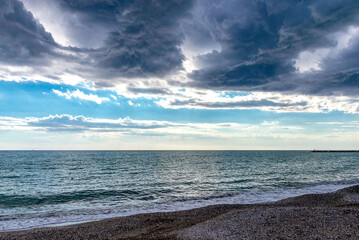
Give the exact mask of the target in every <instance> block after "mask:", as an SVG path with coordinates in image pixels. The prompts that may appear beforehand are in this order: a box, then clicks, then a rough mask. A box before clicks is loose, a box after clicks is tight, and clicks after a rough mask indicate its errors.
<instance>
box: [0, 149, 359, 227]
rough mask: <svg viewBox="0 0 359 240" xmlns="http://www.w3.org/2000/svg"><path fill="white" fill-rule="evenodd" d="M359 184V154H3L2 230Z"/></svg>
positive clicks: (260, 199)
mask: <svg viewBox="0 0 359 240" xmlns="http://www.w3.org/2000/svg"><path fill="white" fill-rule="evenodd" d="M358 183H359V153H312V152H309V151H0V231H7V230H14V229H24V228H31V227H37V226H45V225H52V224H68V223H74V222H82V221H90V220H98V219H103V218H107V217H115V216H125V215H131V214H136V213H144V212H156V211H175V210H182V209H190V208H195V207H201V206H206V205H211V204H222V203H228V204H231V203H257V202H268V201H275V200H279V199H283V198H287V197H291V196H296V195H301V194H306V193H318V192H330V191H334V190H337V189H340V188H343V187H346V186H349V185H352V184H358Z"/></svg>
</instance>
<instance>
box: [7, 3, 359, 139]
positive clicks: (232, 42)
mask: <svg viewBox="0 0 359 240" xmlns="http://www.w3.org/2000/svg"><path fill="white" fill-rule="evenodd" d="M0 26H1V27H0V81H2V82H8V83H9V82H12V83H14V84H15V83H16V84H19V86H20V85H21V86H25V85H24V84H26V83H28V82H35V83H36V84H37V87H34V88H37V89H40V85H41V86H45V85H46V84H51V85H52V87H46V89H45V87H41V88H44V89H42V90H41V92H40V94H42V95H43V97H44V98H45V97H47V99H48V101H49V99H50V98H49V97H51V99H55V97H56V99H57V102H56V104H57V105H58V106H59V109H60V102H61V104H62V103H63V104H64V105H63V106H62V105H61V106H62V108H61V109H63V110H64V111H65V110H66V109H67V110H68V111H70V110H71V111H73V112H71V113H70V112H63V111H62V112H58V113H57V112H56V113H54V112H50V111H45V110H43V109H41V110H39V109H37V110H36V111H35V110H32V109H31V107H30V108H29V110H28V111H27V112H25V111H24V110H21V111H20V109H23V108H22V107H19V108H16V107H15V108H13V109H12V110H10V107H9V105H5V104H10V103H11V104H14V103H15V102H16V103H17V101H19V102H20V101H21V102H23V101H29V99H31V101H34V102H35V100H34V99H35V98H36V99H40V97H39V95H35V94H34V92H33V91H35V90H31V92H26V94H22V95H21V97H22V98H25V96H28V98H27V99H20V98H17V99H16V100H15V99H14V100H10V98H8V97H5V96H8V95H9V96H10V88H8V87H5V88H3V92H2V93H1V92H0V100H1V99H7V101H8V102H4V104H3V105H2V109H0V111H1V114H2V116H3V117H18V116H20V115H21V116H22V117H23V118H22V119H25V118H24V117H35V115H36V117H38V118H41V117H42V118H47V117H48V116H50V115H51V114H52V115H51V116H53V115H54V114H59V116H62V117H61V120H62V121H63V120H64V119H65V117H64V116H70V115H71V114H72V115H76V116H80V115H84V114H85V115H87V116H86V117H91V116H88V114H90V111H89V109H91V107H89V106H87V105H86V104H95V105H98V106H96V109H100V107H101V109H102V110H98V111H97V112H96V114H97V115H96V117H98V118H99V119H104V115H103V116H102V115H101V114H105V112H106V119H118V118H119V117H122V118H124V117H125V115H126V116H127V115H131V113H132V112H131V109H133V111H134V112H133V114H134V115H136V114H137V111H143V112H148V113H149V114H148V115H146V117H145V116H143V117H142V118H141V119H142V120H148V121H150V120H154V119H159V120H162V119H163V120H164V122H166V121H167V119H166V117H168V116H169V115H170V113H171V114H172V115H173V114H177V113H176V112H178V111H182V112H181V113H178V114H177V115H176V116H179V117H178V119H177V122H182V123H183V122H186V121H187V120H184V119H181V117H182V116H187V115H188V114H192V115H191V116H194V115H196V114H198V116H199V117H198V119H197V118H196V121H197V122H202V123H204V122H205V121H206V113H205V112H204V111H222V112H221V114H223V111H237V112H236V114H239V115H240V114H241V113H242V112H241V111H249V110H253V111H260V112H261V113H263V115H261V116H262V117H263V118H264V116H267V115H266V114H267V112H272V113H275V114H284V113H303V114H314V113H316V114H328V113H334V112H338V113H340V114H343V116H344V115H345V114H354V115H353V116H357V115H356V114H358V112H359V98H358V96H359V61H358V59H359V2H358V1H356V0H316V1H311V0H310V1H309V0H308V1H306V0H300V1H299V0H298V1H296V0H288V1H278V0H253V1H246V0H243V1H242V0H171V1H161V0H149V1H140V0H47V1H44V0H2V1H0ZM9 84H10V83H9ZM36 84H35V85H36ZM7 86H8V85H7ZM46 86H47V85H46ZM18 88H20V87H18ZM7 91H8V92H7ZM24 91H25V90H24ZM26 91H30V90H26ZM27 94H28V95H27ZM30 95H31V96H30ZM12 96H14V95H12ZM41 99H42V98H41ZM36 101H38V102H36V104H37V106H41V104H40V103H39V102H41V101H46V100H41V101H40V100H36ZM54 101H55V100H54ZM36 104H34V105H36ZM39 104H40V105H39ZM44 104H45V103H44ZM70 104H82V106H77V105H76V109H77V110H76V111H77V112H75V110H74V109H75V107H74V105H71V106H70ZM111 104H112V105H111ZM18 105H19V106H20V103H18ZM18 105H16V106H18ZM85 105H86V106H85ZM95 105H94V106H95ZM13 106H15V105H13ZM125 106H126V108H125ZM115 107H118V108H121V109H118V111H117V112H116V111H115V110H114V109H115ZM85 108H86V110H85ZM17 109H19V110H17ZM106 109H111V110H106ZM121 111H122V113H121V114H120V115H118V114H117V113H119V112H121ZM124 111H126V112H124ZM196 111H197V112H196ZM110 112H111V114H112V113H113V114H115V112H116V114H115V115H111V114H110ZM194 112H196V113H195V114H194ZM25 113H26V114H25ZM91 113H94V112H91ZM150 113H151V114H152V113H153V115H151V114H150ZM252 113H253V112H251V113H250V114H249V115H248V118H251V114H252ZM61 114H62V115H61ZM64 114H65V115H64ZM66 114H69V115H66ZM186 114H187V115H186ZM193 114H194V115H193ZM245 114H247V113H245ZM25 115H26V116H25ZM56 116H57V115H56ZM139 116H140V115H139ZM141 116H142V115H141ZM173 116H174V115H173ZM196 116H197V115H196ZM275 116H278V115H275ZM283 116H284V115H283ZM303 116H304V115H303ZM306 116H307V115H306ZM327 116H328V115H327ZM130 117H131V118H132V117H133V116H130ZM145 118H146V119H145ZM228 118H229V115H228ZM55 119H57V118H50V120H51V124H54V125H56V124H58V125H59V126H60V125H61V127H57V128H55V127H44V128H43V129H45V130H49V131H50V130H51V131H64V130H66V126H67V125H66V124H64V123H63V122H61V123H60V122H57V121H55ZM86 119H87V118H86ZM93 119H95V118H93ZM285 119H287V118H285ZM50 120H46V121H45V119H42V120H41V121H40V120H38V121H37V122H26V123H27V125H29V126H32V127H35V126H36V127H40V125H39V124H40V123H41V124H44V123H46V124H48V123H50V122H49V121H50ZM75 120H76V121H75ZM172 120H173V119H171V124H172V125H171V127H174V126H176V124H177V123H175V122H176V121H172ZM272 120H273V119H266V121H272ZM307 120H308V121H307V122H311V119H307ZM342 120H343V119H342ZM91 121H92V120H91ZM91 121H87V120H86V121H84V120H83V119H81V118H73V119H71V122H72V123H74V122H78V123H79V122H81V127H78V126H77V125H73V124H71V125H69V129H71V131H72V132H76V131H74V130H76V129H78V130H79V132H84V131H85V132H86V129H92V128H93V127H92V126H93V123H92V122H91ZM106 121H107V120H106ZM134 121H136V120H134ZM213 121H214V120H213ZM221 121H222V120H218V121H217V123H219V122H221ZM164 122H161V125H153V126H152V125H151V126H152V127H153V128H154V129H160V128H163V127H166V128H167V127H168V126H167V125H163V124H164ZM168 122H169V121H168ZM224 122H231V123H233V122H236V120H235V119H226V120H225V121H224ZM279 122H280V121H279ZM341 122H342V121H341ZM84 123H86V124H85V125H84ZM106 124H109V123H106ZM111 124H115V123H111ZM116 124H117V125H116ZM116 124H115V125H116V126H117V127H115V128H118V124H119V123H116ZM173 124H174V125H173ZM186 124H189V123H188V121H187V123H186ZM115 125H113V126H115ZM279 125H280V124H279ZM131 126H132V127H131V128H133V125H131ZM291 126H292V125H291ZM191 127H195V126H191ZM297 127H299V128H303V126H297ZM123 128H124V126H122V125H121V131H119V132H122V131H123ZM187 128H188V126H187V125H186V129H187ZM101 129H102V128H101ZM111 129H112V128H111ZM140 129H142V127H141V128H140ZM117 130H118V129H117ZM91 131H92V132H93V130H91ZM126 134H127V133H126ZM161 134H163V132H162V133H161ZM303 134H304V133H303Z"/></svg>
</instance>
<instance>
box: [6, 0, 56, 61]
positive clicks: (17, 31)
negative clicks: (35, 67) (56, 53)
mask: <svg viewBox="0 0 359 240" xmlns="http://www.w3.org/2000/svg"><path fill="white" fill-rule="evenodd" d="M54 46H56V43H55V41H54V39H53V38H52V36H51V34H50V33H48V32H46V31H45V29H44V27H43V26H42V25H41V24H40V23H39V22H38V21H37V20H36V19H35V18H34V16H33V15H32V14H31V13H30V12H28V11H27V10H26V9H25V8H24V5H23V4H22V2H19V1H17V0H1V1H0V61H1V62H3V63H6V64H14V65H26V64H40V63H41V64H44V61H42V60H43V59H44V58H45V56H46V55H49V54H53V48H54Z"/></svg>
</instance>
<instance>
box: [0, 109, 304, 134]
mask: <svg viewBox="0 0 359 240" xmlns="http://www.w3.org/2000/svg"><path fill="white" fill-rule="evenodd" d="M277 126H278V128H276V129H273V128H272V127H273V126H272V125H269V126H267V125H256V124H239V123H231V122H227V123H226V122H225V123H175V122H169V121H152V120H133V119H131V118H129V117H126V118H119V119H98V118H89V117H84V116H71V115H67V114H64V115H50V116H48V117H42V118H35V117H28V118H9V117H0V129H14V130H36V131H39V130H41V131H45V132H72V133H95V134H115V135H144V136H178V137H179V136H193V137H213V138H232V137H255V136H272V135H273V134H277V135H278V134H279V135H280V134H290V133H292V134H294V133H296V134H298V131H301V130H302V129H300V128H295V126H281V125H280V124H279V123H278V124H277ZM279 127H281V128H279ZM288 131H289V132H288Z"/></svg>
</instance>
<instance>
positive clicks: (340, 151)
mask: <svg viewBox="0 0 359 240" xmlns="http://www.w3.org/2000/svg"><path fill="white" fill-rule="evenodd" d="M312 152H316V153H320V152H338V153H342V152H358V153H359V150H313V151H312Z"/></svg>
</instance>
